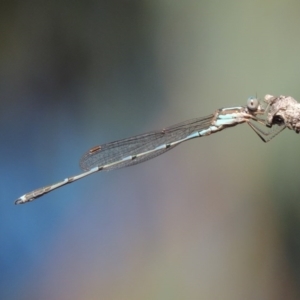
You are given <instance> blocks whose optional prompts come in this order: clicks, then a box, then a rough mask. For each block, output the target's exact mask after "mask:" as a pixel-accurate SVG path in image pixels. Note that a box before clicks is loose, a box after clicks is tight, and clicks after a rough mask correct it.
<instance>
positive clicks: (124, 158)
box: [15, 95, 300, 204]
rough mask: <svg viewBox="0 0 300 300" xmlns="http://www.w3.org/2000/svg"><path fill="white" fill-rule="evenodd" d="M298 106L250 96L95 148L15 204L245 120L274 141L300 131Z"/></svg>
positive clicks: (282, 98)
mask: <svg viewBox="0 0 300 300" xmlns="http://www.w3.org/2000/svg"><path fill="white" fill-rule="evenodd" d="M297 105H298V103H297V101H296V100H294V99H293V98H291V97H285V96H280V97H274V96H270V95H266V97H265V102H264V103H260V102H259V101H258V99H256V98H254V97H250V98H249V99H248V101H247V104H246V106H237V107H230V108H222V109H218V110H217V111H216V112H215V113H214V114H211V115H209V116H206V117H202V118H196V119H193V120H189V121H186V122H183V123H179V124H177V125H174V126H171V127H168V128H165V129H161V130H158V131H152V132H148V133H145V134H141V135H137V136H134V137H130V138H127V139H122V140H118V141H115V142H111V143H107V144H103V145H100V146H96V147H93V148H91V149H90V150H89V151H88V152H87V153H85V154H84V155H83V157H82V158H81V160H80V166H81V168H82V170H83V171H84V172H83V173H81V174H79V175H75V176H72V177H68V178H66V179H64V180H62V181H60V182H57V183H55V184H51V185H48V186H45V187H42V188H39V189H36V190H34V191H32V192H30V193H27V194H25V195H23V196H21V197H20V198H18V199H17V200H16V201H15V204H23V203H26V202H30V201H33V200H34V199H36V198H38V197H41V196H43V195H44V194H46V193H49V192H51V191H53V190H55V189H57V188H59V187H62V186H64V185H66V184H69V183H72V182H74V181H76V180H79V179H81V178H84V177H86V176H88V175H91V174H93V173H96V172H100V171H108V170H112V169H117V168H122V167H128V166H132V165H135V164H138V163H141V162H144V161H146V160H148V159H151V158H153V157H155V156H158V155H160V154H163V153H165V152H167V151H169V150H171V149H173V148H174V147H176V146H177V145H179V144H181V143H183V142H185V141H188V140H191V139H194V138H198V137H202V136H208V135H210V134H213V133H216V132H219V131H221V130H223V129H226V128H229V127H233V126H236V125H238V124H241V123H247V124H248V125H249V126H250V127H251V128H252V129H253V130H254V131H255V133H256V134H257V135H258V136H259V137H260V138H261V139H262V140H263V141H264V142H268V141H269V140H271V139H272V138H273V137H274V136H275V135H276V134H278V133H279V132H280V131H282V130H283V129H284V128H285V127H288V128H290V129H293V130H295V131H296V132H299V130H300V121H299V116H300V107H299V108H298V106H299V105H298V106H297ZM292 112H294V114H293V113H292ZM295 114H296V115H297V116H298V122H292V121H291V116H292V117H293V118H292V119H293V120H295Z"/></svg>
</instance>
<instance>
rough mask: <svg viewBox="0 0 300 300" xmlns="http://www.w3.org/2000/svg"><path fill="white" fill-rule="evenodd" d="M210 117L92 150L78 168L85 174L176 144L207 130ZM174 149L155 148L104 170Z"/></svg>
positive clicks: (127, 164)
mask: <svg viewBox="0 0 300 300" xmlns="http://www.w3.org/2000/svg"><path fill="white" fill-rule="evenodd" d="M213 116H214V115H209V116H207V117H202V118H196V119H192V120H189V121H185V122H183V123H179V124H176V125H173V126H171V127H168V128H166V129H162V130H158V131H152V132H148V133H145V134H141V135H137V136H134V137H130V138H127V139H122V140H118V141H115V142H111V143H107V144H104V145H100V146H96V147H93V148H91V149H90V150H89V151H88V152H86V153H85V154H84V155H83V156H82V158H81V160H80V167H81V169H82V170H85V171H86V170H90V169H92V168H93V167H96V166H103V165H106V164H110V163H113V162H117V161H121V160H122V159H123V158H125V157H128V156H131V155H132V156H134V155H137V154H139V153H143V152H147V151H151V150H154V149H155V148H157V147H159V146H161V145H165V144H170V143H172V142H175V141H179V140H181V139H184V138H186V137H187V136H189V135H190V134H191V133H193V132H195V131H200V130H202V129H205V128H208V127H209V126H210V125H211V121H212V118H213ZM174 147H175V145H173V146H171V147H168V148H164V149H158V150H156V151H152V152H150V153H149V154H146V155H143V156H140V157H137V158H136V159H134V160H127V161H124V162H120V163H119V164H116V165H113V166H111V167H108V168H106V169H105V170H112V169H117V168H121V167H126V166H132V165H135V164H138V163H141V162H143V161H146V160H148V159H151V158H153V157H156V156H158V155H160V154H163V153H164V152H166V151H168V150H170V149H172V148H174Z"/></svg>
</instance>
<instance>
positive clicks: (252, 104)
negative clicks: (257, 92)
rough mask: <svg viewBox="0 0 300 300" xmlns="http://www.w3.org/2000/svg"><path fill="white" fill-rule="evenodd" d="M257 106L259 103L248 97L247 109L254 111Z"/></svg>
mask: <svg viewBox="0 0 300 300" xmlns="http://www.w3.org/2000/svg"><path fill="white" fill-rule="evenodd" d="M258 106H259V101H258V100H257V99H256V98H255V97H249V98H248V100H247V108H248V109H249V110H251V111H256V110H257V109H258Z"/></svg>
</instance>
